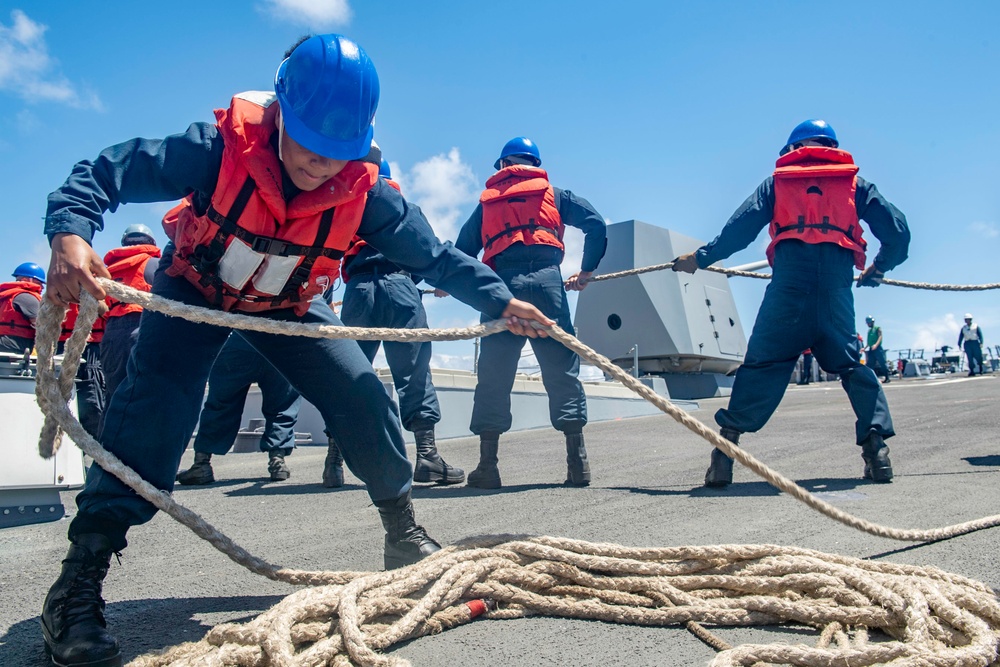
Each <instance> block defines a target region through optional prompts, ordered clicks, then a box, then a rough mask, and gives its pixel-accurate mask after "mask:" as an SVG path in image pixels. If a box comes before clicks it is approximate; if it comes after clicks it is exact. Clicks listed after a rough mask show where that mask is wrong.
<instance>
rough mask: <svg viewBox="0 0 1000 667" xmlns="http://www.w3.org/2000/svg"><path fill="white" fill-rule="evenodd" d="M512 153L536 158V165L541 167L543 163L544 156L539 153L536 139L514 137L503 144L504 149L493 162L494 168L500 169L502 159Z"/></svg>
mask: <svg viewBox="0 0 1000 667" xmlns="http://www.w3.org/2000/svg"><path fill="white" fill-rule="evenodd" d="M511 155H518V156H520V157H530V158H532V159H534V161H535V166H536V167H539V166H541V164H542V156H541V155H539V154H538V146H536V145H535V142H534V141H532V140H531V139H529V138H528V137H514V138H513V139H511V140H510V141H508V142H507V143H505V144H504V145H503V150H501V151H500V157H499V158H497V161H496V162H494V163H493V168H494V169H499V168H500V160H502V159H504V158H505V157H510V156H511Z"/></svg>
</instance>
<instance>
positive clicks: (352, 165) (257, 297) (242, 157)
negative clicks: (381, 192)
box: [163, 92, 378, 315]
mask: <svg viewBox="0 0 1000 667" xmlns="http://www.w3.org/2000/svg"><path fill="white" fill-rule="evenodd" d="M274 101H275V98H274V95H273V94H269V93H260V92H250V93H241V94H240V95H237V96H236V97H234V98H233V100H232V103H231V104H230V107H229V109H228V110H225V109H217V110H216V112H215V117H216V119H217V121H218V127H219V132H220V134H221V135H222V137H223V140H224V141H225V151H224V152H223V156H222V167H221V169H220V170H219V180H218V183H217V184H216V187H215V193H214V194H213V195H212V203H211V205H210V206H209V208H208V210H207V211H206V212H205V213H204V214H203V215H199V214H198V213H197V212H196V211H195V210H194V208H193V205H192V200H191V197H190V196H189V197H188V198H186V199H185V200H184V201H182V202H181V203H180V204H179V205H178V206H176V207H174V208H173V209H172V210H171V211H170V212H168V213H167V215H166V216H165V217H164V219H163V228H164V230H165V231H166V232H167V236H169V237H170V239H171V240H172V241H173V242H174V245H175V246H176V251H175V253H174V258H173V262H172V264H171V265H170V267H169V268H168V269H167V274H168V275H171V276H183V277H184V278H186V279H187V280H188V281H189V282H191V284H193V285H194V286H195V287H197V288H198V289H199V291H201V293H202V294H203V295H204V296H205V298H206V299H207V300H208V301H209V302H210V303H211V304H212V305H213V306H215V307H216V308H220V309H221V310H226V311H230V310H235V311H242V312H258V311H264V310H274V309H279V308H293V309H294V310H295V312H296V314H298V315H302V314H304V313H305V312H306V311H307V310H308V309H309V301H310V299H312V297H313V296H315V295H317V294H320V293H322V292H323V290H325V289H326V288H327V287H329V286H330V285H332V284H333V282H334V280H336V278H337V276H339V275H340V259H341V257H343V256H344V251H345V250H347V246H348V245H349V243H350V241H351V239H352V238H353V237H354V233H355V232H356V231H357V229H358V226H359V225H360V224H361V216H362V214H363V213H364V209H365V202H366V200H367V193H368V191H369V190H370V189H371V188H372V186H373V185H374V184H375V182H376V179H378V165H374V164H369V163H366V162H361V161H351V162H348V163H347V166H346V167H344V169H343V170H342V171H341V172H340V173H338V174H337V175H336V176H334V177H333V178H331V179H330V180H328V181H327V182H326V183H324V184H323V185H321V186H320V187H318V188H316V189H315V190H312V191H310V192H300V193H299V194H297V195H296V196H295V197H294V198H292V200H291V201H289V202H285V199H284V196H283V194H282V187H281V165H280V164H279V161H278V156H277V154H276V152H275V151H274V150H273V149H272V148H271V145H270V137H271V135H272V134H273V133H274V132H276V131H277V128H276V127H275V118H276V117H277V113H278V105H277V104H275V103H274Z"/></svg>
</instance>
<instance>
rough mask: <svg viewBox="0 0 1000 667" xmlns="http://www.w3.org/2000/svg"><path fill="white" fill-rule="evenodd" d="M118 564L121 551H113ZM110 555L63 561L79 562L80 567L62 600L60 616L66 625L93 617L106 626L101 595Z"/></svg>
mask: <svg viewBox="0 0 1000 667" xmlns="http://www.w3.org/2000/svg"><path fill="white" fill-rule="evenodd" d="M114 554H115V558H116V559H117V560H118V564H119V565H121V562H122V561H121V553H120V552H117V551H116V552H114ZM109 561H110V557H109V558H108V559H105V558H102V557H101V556H99V555H92V556H90V557H85V558H82V559H67V560H65V561H63V562H64V563H79V564H80V569H79V570H77V572H76V576H75V577H74V578H73V582H72V584H70V588H69V591H68V592H67V594H66V597H65V598H63V600H62V604H61V607H62V617H63V621H64V623H65V624H66V626H72V625H76V624H77V623H81V622H84V621H87V620H89V619H94V620H96V621H97V622H98V623H100V624H101V626H102V627H107V622H106V621H105V620H104V606H105V602H104V598H103V597H102V596H101V591H102V588H103V583H104V577H105V576H106V575H107V573H108V567H109V566H110V562H109Z"/></svg>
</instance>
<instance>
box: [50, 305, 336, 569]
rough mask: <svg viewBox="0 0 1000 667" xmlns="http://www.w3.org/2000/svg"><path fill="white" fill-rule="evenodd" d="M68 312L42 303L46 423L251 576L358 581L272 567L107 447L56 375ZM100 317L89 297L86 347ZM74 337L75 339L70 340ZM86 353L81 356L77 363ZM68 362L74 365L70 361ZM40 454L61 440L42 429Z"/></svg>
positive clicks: (84, 309) (83, 325)
mask: <svg viewBox="0 0 1000 667" xmlns="http://www.w3.org/2000/svg"><path fill="white" fill-rule="evenodd" d="M64 314H65V311H64V309H62V308H60V307H59V306H56V305H55V304H53V303H52V302H50V301H49V300H48V299H45V300H43V301H42V306H41V308H40V310H39V313H38V320H37V331H36V342H37V343H38V345H37V346H36V349H37V351H38V381H37V382H36V384H35V395H36V397H37V399H38V404H39V406H41V407H42V410H43V411H44V412H45V413H46V419H48V418H52V420H53V422H54V423H57V424H58V426H59V427H60V428H61V429H62V430H63V431H65V432H66V434H67V435H69V437H70V438H71V439H72V440H73V442H75V443H76V444H77V446H79V447H80V449H81V450H83V452H84V453H85V454H87V455H88V456H90V457H91V458H93V459H94V461H96V462H97V464H98V465H100V466H101V468H102V469H103V470H106V471H107V472H110V473H112V474H113V475H115V476H116V477H118V478H119V479H120V480H122V481H123V482H124V483H125V484H127V485H128V486H129V487H131V488H132V489H134V490H135V492H136V493H138V494H139V495H140V496H142V497H143V498H145V499H146V500H148V501H149V502H150V503H152V504H153V505H154V506H155V507H156V508H157V509H159V510H162V511H163V512H166V513H167V514H169V515H170V516H172V517H173V518H174V519H176V520H177V521H179V522H181V523H182V524H184V525H185V526H187V527H188V528H190V529H191V530H193V531H194V532H195V534H196V535H198V536H199V537H201V538H202V539H204V540H207V541H208V542H209V543H211V544H212V545H213V546H214V547H215V548H216V549H218V550H219V551H221V552H222V553H224V554H226V555H227V556H229V557H230V558H231V559H233V560H234V561H236V562H237V563H239V564H240V565H242V566H244V567H245V568H247V569H248V570H250V571H251V572H256V573H257V574H260V575H263V576H265V577H267V578H269V579H275V580H278V581H287V582H289V583H293V584H322V583H342V582H344V581H348V580H350V579H351V578H353V577H354V574H353V573H350V572H341V573H319V572H302V571H299V570H289V569H286V568H279V567H278V566H275V565H271V564H270V563H267V562H265V561H263V560H261V559H260V558H257V557H256V556H254V555H253V554H251V553H249V552H248V551H246V550H245V549H243V548H242V547H240V546H239V545H237V544H236V543H235V542H233V541H232V540H230V539H229V538H228V537H226V536H225V535H224V534H222V533H221V532H219V531H218V530H216V529H215V528H214V527H213V526H212V525H211V524H209V523H208V522H207V521H205V520H204V519H202V518H201V517H200V516H199V515H198V514H196V513H195V512H192V511H191V510H189V509H188V508H186V507H184V506H183V505H181V504H179V503H177V502H176V501H174V499H173V498H172V497H171V495H170V494H168V493H166V492H164V491H161V490H160V489H158V488H156V487H155V486H153V485H152V484H150V483H149V482H147V481H146V480H144V479H143V478H142V477H140V476H139V475H138V473H136V472H135V471H134V470H132V469H131V468H130V467H128V466H127V465H125V464H124V463H122V462H121V460H120V459H119V458H118V457H116V456H115V455H114V454H112V453H110V452H108V451H107V450H106V449H104V448H103V447H102V446H101V445H100V443H98V442H97V441H96V440H95V439H94V438H93V437H91V435H90V434H89V433H87V431H86V430H84V428H83V426H81V425H80V422H79V421H77V419H76V418H75V417H74V416H73V413H72V412H70V409H69V405H68V404H67V400H68V395H69V393H68V392H65V393H64V392H63V386H62V383H61V382H60V381H58V380H56V377H55V360H54V353H55V344H54V343H53V341H55V340H56V339H58V338H59V332H60V330H61V326H62V321H63V317H64ZM96 314H97V302H96V301H95V300H94V298H93V297H91V296H90V295H89V294H88V295H87V296H86V297H84V298H83V299H81V307H80V317H79V318H78V319H77V325H76V326H77V328H76V330H75V331H74V333H73V336H76V334H77V333H79V332H81V331H82V332H83V336H82V338H83V340H84V343H86V339H87V333H88V331H89V328H90V326H91V325H92V324H93V321H94V319H95V316H96ZM72 340H73V339H72V338H70V341H72ZM69 348H70V345H67V346H66V353H65V354H66V356H65V357H64V359H63V362H64V364H65V365H64V366H63V367H62V369H61V374H60V378H59V379H60V380H61V379H63V378H66V377H68V378H69V379H70V380H71V381H72V379H73V374H71V373H70V372H69V369H70V368H71V366H70V363H71V362H72V360H70V358H69V354H70V352H71V350H70V349H69ZM81 352H82V347H81V348H80V351H78V352H77V360H79V355H80V353H81ZM68 362H69V363H68ZM38 444H39V454H41V455H42V456H43V457H46V458H47V457H50V456H52V455H53V454H54V453H55V450H56V449H57V447H58V441H53V440H52V437H51V435H50V433H49V431H47V430H45V429H44V428H43V433H42V435H41V436H40V439H39V443H38Z"/></svg>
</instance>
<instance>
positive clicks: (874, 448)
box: [861, 431, 892, 484]
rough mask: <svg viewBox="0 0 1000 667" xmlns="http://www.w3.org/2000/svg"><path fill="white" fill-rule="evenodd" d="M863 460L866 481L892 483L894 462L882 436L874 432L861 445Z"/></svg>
mask: <svg viewBox="0 0 1000 667" xmlns="http://www.w3.org/2000/svg"><path fill="white" fill-rule="evenodd" d="M861 458H863V459H864V460H865V474H864V478H865V479H870V480H872V481H875V482H879V483H882V484H887V483H889V482H891V481H892V462H891V461H890V460H889V447H887V446H886V444H885V441H884V440H883V439H882V436H881V435H879V434H878V433H877V432H875V431H872V432H871V433H869V434H868V437H867V438H865V441H864V442H862V443H861Z"/></svg>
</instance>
